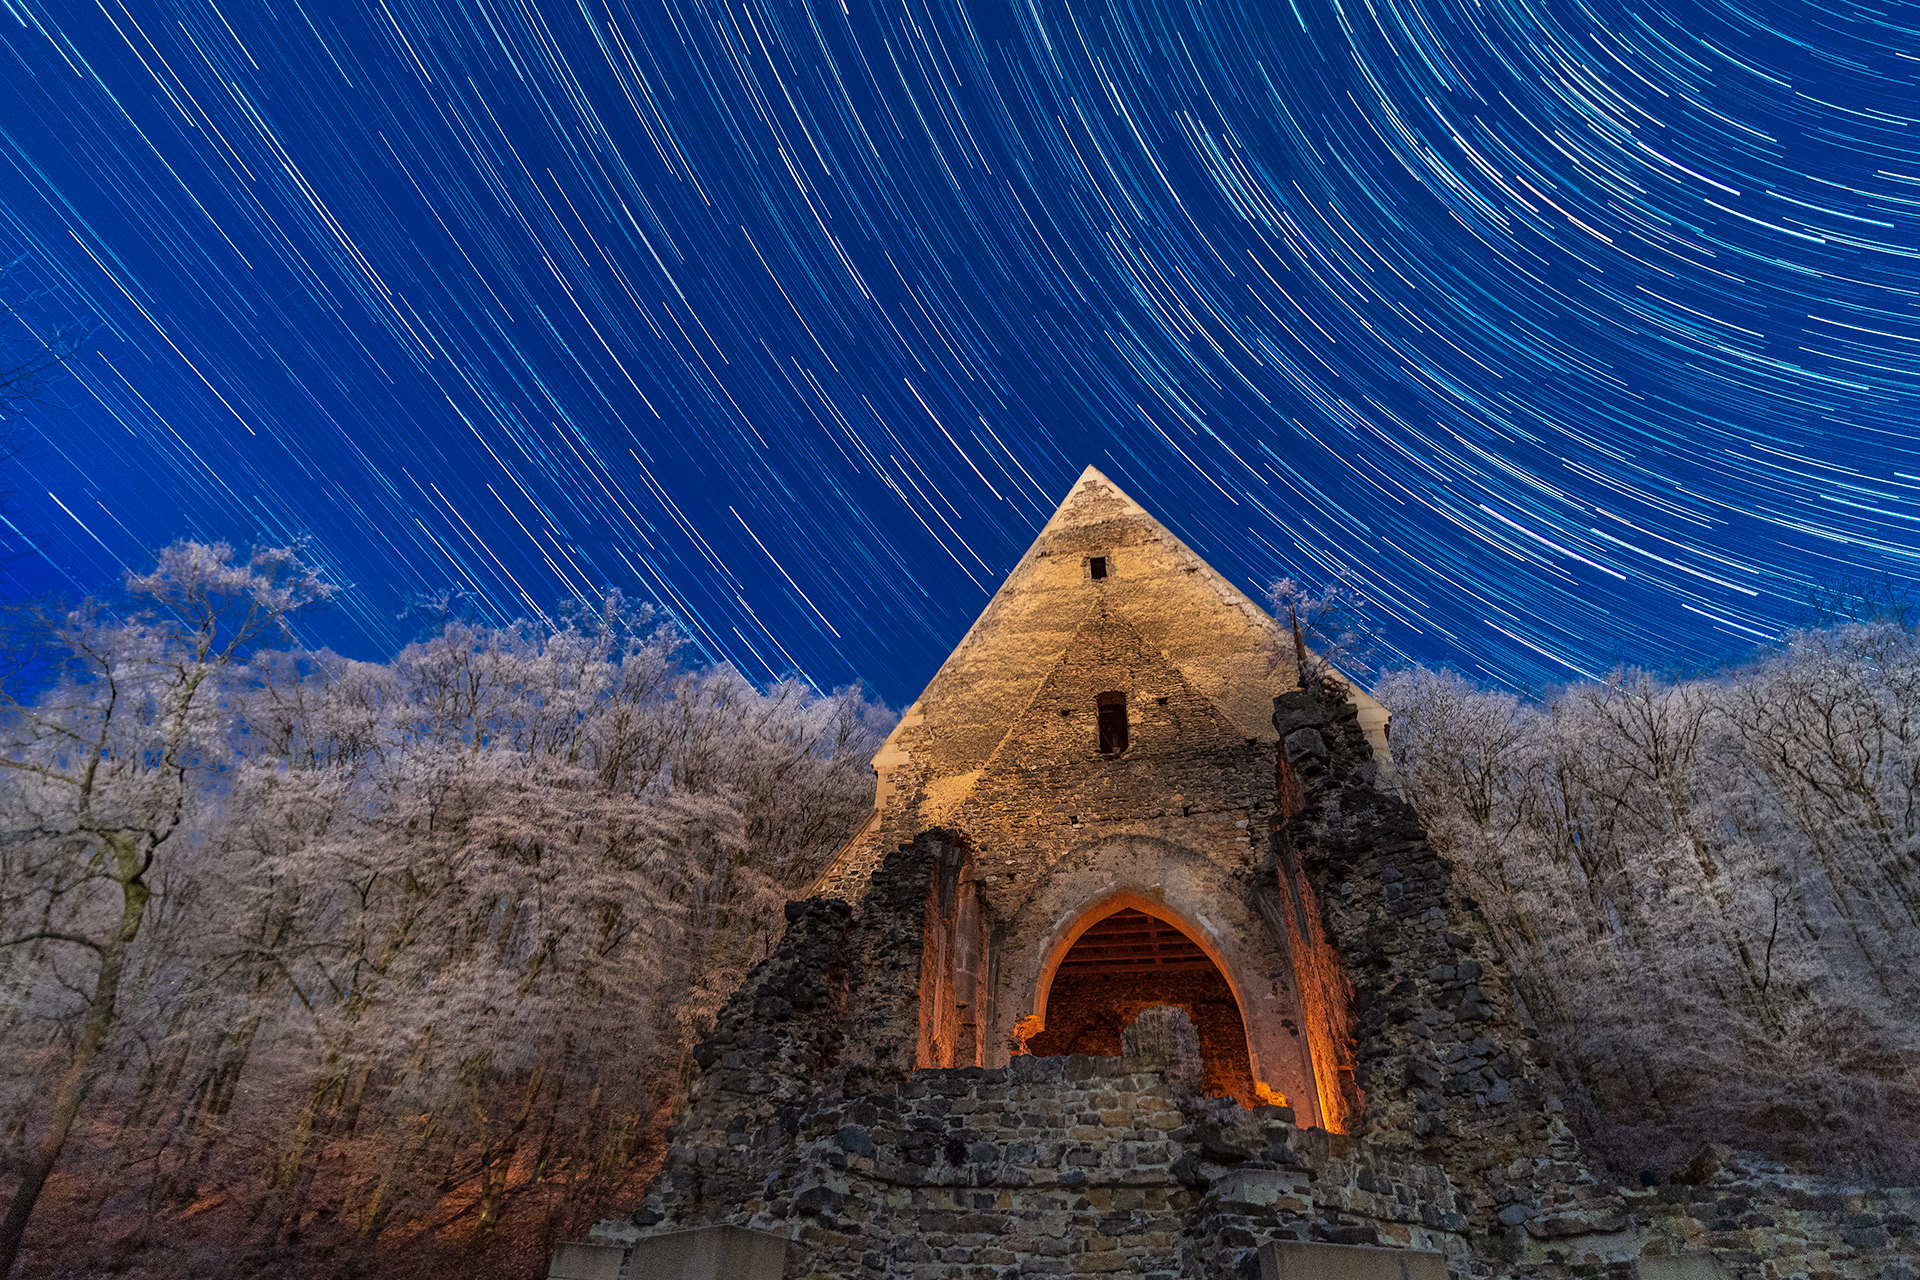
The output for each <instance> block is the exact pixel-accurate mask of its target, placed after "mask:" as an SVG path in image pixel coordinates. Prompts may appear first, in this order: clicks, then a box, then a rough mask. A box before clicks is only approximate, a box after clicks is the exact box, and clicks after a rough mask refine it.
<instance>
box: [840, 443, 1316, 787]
mask: <svg viewBox="0 0 1920 1280" xmlns="http://www.w3.org/2000/svg"><path fill="white" fill-rule="evenodd" d="M1096 559H1098V560H1102V561H1104V562H1105V563H1104V566H1103V567H1104V569H1105V570H1106V572H1105V576H1103V577H1095V576H1094V569H1095V566H1094V565H1093V563H1092V562H1093V561H1095V560H1096ZM1103 609H1104V610H1105V611H1106V614H1107V616H1110V617H1112V618H1115V619H1117V620H1120V621H1122V622H1124V623H1125V624H1126V625H1127V626H1128V627H1129V628H1130V629H1131V630H1132V631H1133V632H1134V633H1136V634H1137V635H1138V637H1139V641H1140V643H1141V644H1142V645H1144V646H1145V647H1146V648H1147V649H1148V650H1150V651H1152V652H1154V653H1157V654H1158V655H1160V656H1162V657H1164V659H1165V660H1166V661H1167V662H1168V663H1170V664H1171V665H1172V666H1173V667H1174V668H1175V669H1177V670H1178V671H1179V672H1180V674H1181V676H1182V677H1183V678H1184V680H1185V681H1186V682H1187V683H1188V684H1189V685H1191V686H1192V687H1193V688H1194V689H1195V690H1197V691H1198V692H1199V693H1200V694H1201V696H1203V697H1205V698H1207V699H1208V700H1209V701H1210V702H1211V703H1212V704H1213V706H1214V707H1215V708H1216V709H1217V710H1218V712H1219V713H1220V715H1221V716H1223V717H1224V718H1225V720H1226V721H1227V722H1229V723H1230V724H1232V725H1233V726H1234V727H1235V728H1236V730H1237V731H1238V732H1239V734H1240V735H1241V736H1242V737H1245V738H1255V739H1262V740H1267V741H1271V740H1272V739H1273V697H1274V695H1275V694H1277V693H1280V692H1283V691H1285V690H1286V689H1290V688H1292V687H1293V686H1294V684H1295V683H1296V678H1295V673H1294V669H1293V662H1292V658H1291V651H1290V649H1289V648H1288V645H1287V644H1286V643H1285V642H1284V641H1285V637H1284V633H1283V632H1282V631H1281V630H1280V628H1279V626H1278V625H1277V624H1276V623H1275V622H1274V621H1273V619H1272V618H1270V617H1268V616H1267V614H1266V613H1265V612H1264V611H1263V610H1262V609H1261V608H1260V607H1259V606H1258V605H1256V604H1255V603H1254V602H1253V601H1252V600H1251V599H1249V598H1248V597H1247V595H1246V593H1244V592H1242V591H1241V590H1240V589H1239V588H1237V587H1235V586H1234V585H1233V584H1232V583H1230V582H1228V581H1227V580H1226V579H1225V578H1223V577H1222V576H1221V575H1220V574H1219V573H1218V572H1217V571H1215V570H1214V569H1213V568H1212V567H1211V566H1210V565H1208V564H1207V563H1206V562H1205V561H1203V560H1201V559H1200V557H1198V556H1196V555H1195V554H1194V553H1193V552H1192V551H1190V550H1188V549H1187V547H1186V545H1185V544H1184V543H1182V542H1181V541H1180V540H1179V539H1178V538H1176V537H1174V536H1173V534H1172V533H1170V532H1169V531H1168V530H1167V528H1166V527H1165V526H1164V525H1162V524H1161V523H1160V522H1159V521H1158V520H1156V519H1154V518H1153V516H1151V515H1150V514H1148V512H1147V511H1146V509H1145V508H1143V507H1142V506H1140V504H1139V503H1137V502H1135V501H1134V500H1133V499H1132V498H1129V497H1128V496H1127V495H1126V494H1125V493H1123V492H1121V490H1120V489H1119V487H1118V486H1116V485H1115V484H1114V483H1113V482H1112V481H1111V480H1109V479H1107V477H1106V476H1104V475H1102V474H1101V473H1100V472H1099V471H1097V470H1095V469H1094V468H1093V467H1088V468H1087V469H1086V470H1085V471H1084V472H1082V473H1081V476H1080V478H1079V479H1078V480H1077V481H1075V483H1074V485H1073V488H1072V489H1070V490H1069V491H1068V493H1067V496H1066V498H1065V500H1063V501H1062V502H1061V504H1060V507H1059V509H1058V510H1056V511H1055V512H1054V513H1053V517H1052V519H1050V520H1048V521H1047V523H1046V526H1045V527H1044V528H1043V529H1041V531H1040V534H1039V536H1038V537H1037V538H1035V539H1034V542H1033V545H1032V546H1031V547H1029V548H1028V549H1027V553H1026V554H1025V555H1024V556H1022V557H1021V558H1020V563H1019V564H1018V565H1016V566H1015V567H1014V570H1013V572H1012V573H1011V574H1009V575H1008V576H1007V580H1006V581H1005V582H1004V583H1003V584H1002V585H1001V587H1000V589H999V590H998V591H997V592H995V593H994V596H993V599H992V600H991V601H989V602H988V604H987V607H986V609H985V610H983V611H982V612H981V614H980V617H979V618H978V620H976V621H975V622H974V624H973V626H972V627H971V628H970V629H969V630H968V631H967V634H966V636H965V637H964V638H962V640H961V641H960V644H959V646H958V647H957V648H955V649H954V651H953V654H952V655H951V656H950V657H949V658H948V659H947V660H946V662H945V663H943V664H942V665H941V667H940V670H939V671H938V672H937V673H935V675H934V677H933V679H932V680H931V681H929V682H928V684H927V687H926V689H925V690H924V691H923V692H922V693H921V695H920V697H919V698H918V699H917V700H915V702H914V704H913V705H912V706H911V707H909V708H908V709H907V712H906V714H905V715H904V716H903V717H902V718H901V721H900V724H899V726H898V727H897V728H896V729H895V731H894V733H893V735H892V736H891V737H890V738H889V739H888V741H887V744H886V745H885V746H884V747H883V748H882V749H881V751H880V753H879V754H878V755H877V756H876V757H875V759H874V767H875V769H876V770H878V771H879V772H880V773H881V775H882V781H881V790H882V792H883V794H884V793H887V792H889V791H890V790H891V788H890V786H889V781H890V779H889V775H891V773H892V772H893V771H894V770H895V769H897V768H899V767H901V766H903V765H906V764H908V763H909V761H911V763H912V765H913V766H914V767H913V772H914V773H915V774H916V775H917V776H918V779H919V780H920V781H921V782H922V783H924V784H927V785H929V786H931V787H932V788H933V790H934V792H936V793H938V792H940V791H942V790H946V791H949V792H951V790H952V785H951V780H958V779H960V778H962V777H963V776H964V775H967V774H971V773H973V772H975V771H976V770H978V769H980V768H981V767H982V766H983V765H984V764H985V763H986V761H987V759H988V757H990V756H991V755H992V754H993V752H994V751H995V749H996V748H997V747H998V746H999V745H1000V742H1001V740H1002V739H1003V738H1005V736H1006V734H1007V732H1008V729H1009V728H1010V727H1011V725H1012V723H1013V721H1014V720H1015V719H1016V718H1017V717H1019V716H1020V715H1021V714H1022V712H1023V711H1024V710H1025V708H1026V707H1027V705H1028V704H1029V703H1030V702H1032V701H1033V698H1034V696H1035V694H1036V693H1037V692H1038V690H1039V688H1040V686H1041V685H1042V684H1043V683H1044V682H1045V681H1046V679H1047V678H1048V675H1049V673H1050V672H1051V671H1052V670H1053V669H1054V668H1055V667H1056V666H1057V665H1058V664H1059V663H1060V661H1061V660H1062V658H1063V657H1065V656H1066V654H1067V651H1068V647H1069V645H1070V644H1072V643H1074V642H1075V637H1076V636H1084V635H1085V634H1086V629H1085V624H1086V622H1087V620H1088V619H1089V618H1090V617H1093V616H1096V615H1097V614H1098V611H1100V610H1103ZM943 781H945V782H947V785H946V786H945V787H943V786H942V783H943ZM947 798H948V799H957V798H958V797H957V796H949V797H947ZM936 807H941V808H944V807H945V806H944V805H936Z"/></svg>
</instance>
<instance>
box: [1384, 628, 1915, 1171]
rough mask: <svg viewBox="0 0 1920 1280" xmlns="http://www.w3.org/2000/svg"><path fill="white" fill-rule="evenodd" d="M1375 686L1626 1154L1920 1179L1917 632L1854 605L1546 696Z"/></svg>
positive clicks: (1656, 1161) (1439, 681)
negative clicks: (1696, 1152)
mask: <svg viewBox="0 0 1920 1280" xmlns="http://www.w3.org/2000/svg"><path fill="white" fill-rule="evenodd" d="M1377 693H1378V694H1379V696H1380V698H1381V700H1382V701H1383V702H1385V703H1386V704H1387V705H1388V707H1389V708H1390V709H1391V710H1392V711H1393V713H1394V720H1393V729H1392V743H1393V751H1394V756H1395V762H1396V766H1397V768H1398V773H1399V778H1400V782H1401V785H1402V787H1403V790H1404V792H1405V794H1406V796H1407V798H1408V799H1409V800H1410V801H1411V802H1412V803H1413V804H1414V805H1415V807H1416V808H1417V809H1419V811H1420V813H1421V816H1422V818H1423V819H1424V820H1425V822H1426V823H1427V825H1428V827H1429V829H1430V831H1431V832H1432V835H1433V838H1434V841H1435V843H1436V845H1437V847H1439V848H1440V849H1441V850H1442V851H1443V852H1444V853H1445V854H1446V855H1447V856H1448V857H1449V858H1450V859H1451V860H1452V861H1453V862H1454V863H1455V865H1456V866H1457V867H1459V868H1460V870H1461V871H1462V872H1463V873H1464V874H1465V875H1466V877H1467V878H1468V880H1469V882H1470V883H1471V884H1472V886H1473V890H1474V893H1475V895H1476V896H1477V897H1478V898H1479V900H1480V901H1481V903H1482V905H1483V907H1484V908H1485V909H1486V911H1487V914H1488V918H1489V920H1490V922H1491V923H1492V925H1493V927H1494V930H1495V934H1496V937H1497V939H1498V941H1499V943H1500V946H1501V948H1502V949H1503V951H1505V952H1506V954H1507V956H1508V958H1509V960H1510V961H1511V964H1512V968H1513V971H1514V973H1515V974H1516V975H1517V981H1518V982H1519V984H1520V986H1521V990H1522V994H1523V996H1524V998H1525V1002H1526V1004H1527V1007H1528V1008H1529V1009H1530V1010H1531V1012H1532V1013H1533V1014H1534V1016H1535V1018H1536V1019H1537V1020H1538V1022H1539V1024H1540V1026H1541V1029H1542V1031H1543V1033H1544V1034H1545V1036H1546V1038H1547V1040H1548V1042H1549V1043H1550V1044H1551V1045H1552V1047H1553V1049H1554V1052H1555V1056H1556V1059H1557V1061H1558V1062H1559V1065H1560V1070H1561V1074H1562V1076H1563V1079H1564V1082H1565V1083H1566V1085H1567V1086H1568V1088H1569V1090H1570V1093H1571V1100H1573V1101H1575V1102H1576V1103H1579V1104H1581V1105H1582V1106H1583V1107H1584V1110H1585V1115H1586V1119H1587V1121H1588V1124H1589V1128H1590V1132H1591V1134H1592V1136H1593V1139H1594V1141H1595V1142H1596V1144H1597V1146H1598V1147H1599V1148H1600V1149H1601V1150H1602V1152H1603V1153H1604V1154H1606V1155H1608V1156H1609V1157H1610V1158H1612V1159H1613V1160H1614V1161H1615V1163H1616V1164H1618V1165H1619V1166H1620V1167H1621V1169H1622V1172H1624V1173H1628V1174H1631V1173H1634V1172H1636V1166H1640V1167H1644V1166H1648V1165H1651V1166H1660V1165H1662V1164H1663V1163H1664V1164H1665V1165H1667V1166H1672V1165H1674V1164H1675V1163H1677V1162H1684V1160H1685V1157H1686V1155H1687V1154H1688V1153H1689V1150H1690V1148H1691V1147H1697V1146H1698V1145H1699V1143H1701V1142H1703V1141H1707V1140H1729V1139H1732V1140H1736V1141H1739V1142H1742V1143H1743V1144H1745V1145H1748V1146H1750V1147H1753V1148H1755V1149H1758V1150H1760V1151H1763V1152H1767V1153H1771V1154H1773V1155H1775V1156H1778V1157H1781V1158H1785V1159H1788V1160H1791V1161H1793V1162H1796V1163H1800V1164H1810V1165H1814V1166H1817V1167H1821V1168H1824V1169H1827V1170H1830V1171H1834V1172H1851V1173H1864V1174H1869V1175H1874V1176H1879V1177H1883V1178H1911V1177H1913V1176H1915V1175H1916V1174H1920V1166H1917V1165H1916V1162H1915V1159H1914V1155H1913V1153H1914V1152H1915V1151H1916V1150H1920V1089H1916V1088H1915V1086H1914V1085H1913V1083H1912V1077H1911V1074H1910V1073H1911V1070H1912V1064H1913V1063H1915V1062H1916V1061H1920V1024H1916V1023H1915V1021H1914V1019H1913V1017H1912V1014H1911V1010H1912V1009H1913V1008H1914V1007H1915V1003H1916V1001H1920V910H1917V909H1916V908H1917V907H1920V902H1917V900H1916V888H1920V879H1917V877H1916V873H1917V872H1920V636H1916V633H1915V632H1914V630H1913V629H1912V628H1910V627H1909V626H1906V625H1903V623H1902V622H1901V621H1900V620H1899V619H1887V620H1881V621H1877V622H1873V623H1843V624H1839V625H1835V626H1830V627H1827V628H1823V629H1819V630H1811V631H1805V632H1800V633H1796V634H1794V635H1792V636H1789V637H1788V638H1787V639H1786V640H1785V641H1784V642H1783V643H1782V644H1781V645H1779V646H1778V647H1775V648H1773V649H1770V650H1768V651H1765V652H1763V653H1762V654H1760V655H1758V656H1757V657H1756V658H1755V659H1754V660H1752V661H1751V662H1749V663H1748V664H1746V665H1744V666H1741V667H1739V668H1736V669H1734V670H1731V671H1729V672H1726V673H1723V674H1721V675H1718V676H1714V677H1710V678H1701V679H1692V680H1674V681H1663V680H1659V679H1656V678H1654V677H1652V676H1649V675H1647V674H1645V673H1641V672H1622V673H1619V674H1616V675H1615V676H1613V677H1612V678H1610V679H1608V680H1606V681H1603V682H1598V683H1595V684H1591V685H1583V686H1576V687H1574V688H1572V689H1569V690H1567V691H1565V692H1563V693H1561V694H1560V695H1558V696H1557V697H1555V698H1553V699H1551V700H1549V701H1548V702H1546V703H1544V704H1542V705H1530V704H1526V703H1522V702H1520V701H1519V700H1517V699H1515V698H1513V697H1512V696H1511V695H1508V694H1505V693H1499V692H1493V691H1487V690H1481V689H1477V688H1475V687H1474V686H1472V685H1471V684H1470V683H1469V682H1467V681H1465V680H1463V679H1461V678H1459V677H1458V676H1455V675H1451V674H1446V673H1435V672H1429V671H1417V670H1416V671H1403V672H1396V673H1393V674H1392V675H1390V676H1388V677H1386V678H1385V679H1383V680H1382V681H1381V682H1380V685H1379V687H1378V689H1377ZM1869 1116H1871V1117H1873V1122H1872V1123H1868V1121H1867V1118H1868V1117H1869Z"/></svg>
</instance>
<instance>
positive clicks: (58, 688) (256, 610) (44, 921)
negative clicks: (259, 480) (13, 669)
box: [0, 543, 333, 1276]
mask: <svg viewBox="0 0 1920 1280" xmlns="http://www.w3.org/2000/svg"><path fill="white" fill-rule="evenodd" d="M127 587H128V590H129V593H130V594H131V595H132V596H133V598H134V599H135V600H136V601H139V602H141V603H143V604H144V605H145V606H146V607H145V608H143V609H140V610H139V611H137V612H132V613H129V614H127V615H125V616H116V615H113V614H110V613H107V612H105V611H102V610H100V609H97V608H83V609H80V610H77V611H75V612H73V613H71V614H69V615H68V616H67V618H66V619H65V622H64V626H63V628H62V631H61V637H60V638H61V641H62V644H61V648H62V649H64V653H62V654H61V655H60V657H59V659H58V662H59V667H58V679H57V682H56V683H55V685H54V687H53V688H52V689H51V690H50V691H48V692H47V693H45V694H43V695H42V696H41V697H39V698H37V699H35V700H34V701H32V702H31V703H20V702H15V703H13V704H12V705H10V706H8V707H7V708H6V710H5V716H4V721H0V732H4V735H5V738H4V744H5V749H4V754H0V775H4V783H3V784H0V785H4V786H5V803H4V805H0V812H4V813H5V815H6V817H5V819H4V820H3V821H4V828H3V829H0V951H4V952H9V953H13V955H12V956H10V957H9V963H8V968H7V970H6V972H7V974H8V976H9V977H11V978H15V979H16V981H18V980H19V979H18V977H17V976H16V975H19V974H21V973H23V972H24V974H26V975H28V980H29V981H31V980H32V978H33V977H34V976H39V977H41V978H42V979H43V980H45V981H51V982H53V983H55V984H57V985H58V986H59V987H61V988H62V989H63V990H64V992H65V993H66V994H67V995H68V996H69V997H70V998H68V999H65V1000H61V1001H58V1002H57V1003H56V1005H55V1007H53V1008H46V1007H41V1008H39V1009H37V1010H35V1013H36V1015H37V1016H40V1017H43V1018H50V1019H51V1020H52V1022H53V1025H54V1026H55V1028H56V1030H57V1034H58V1039H59V1042H60V1044H61V1048H62V1050H63V1053H62V1055H61V1056H63V1057H64V1062H63V1063H62V1064H60V1065H59V1068H58V1070H57V1071H55V1072H53V1073H52V1075H51V1078H50V1079H49V1080H48V1081H47V1084H48V1086H49V1087H47V1088H45V1089H44V1090H40V1091H36V1093H35V1096H34V1097H33V1100H32V1110H33V1112H34V1113H35V1114H33V1115H32V1116H31V1118H30V1120H29V1126H28V1128H27V1130H26V1132H27V1134H28V1136H27V1137H26V1149H25V1159H24V1161H23V1164H22V1167H21V1170H20V1175H19V1184H18V1186H17V1187H16V1188H15V1189H14V1192H13V1195H12V1197H11V1199H10V1201H9V1203H8V1207H7V1213H6V1217H5V1218H4V1220H0V1276H4V1275H5V1274H7V1272H8V1271H9V1270H10V1269H11V1268H12V1266H13V1262H14V1258H15V1256H16V1255H17V1254H18V1252H19V1249H20V1242H21V1240H22V1238H23V1236H24V1235H25V1232H26V1228H27V1222H28V1220H29V1218H31V1216H32V1214H33V1211H34V1206H35V1204H36V1203H37V1202H38V1200H39V1197H40V1193H41V1190H42V1188H43V1187H44V1186H45V1185H46V1181H47V1177H48V1175H49V1174H51V1173H52V1171H53V1168H54V1165H55V1163H56V1162H57V1161H58V1160H59V1158H60V1154H61V1151H62V1149H63V1148H64V1147H65V1145H66V1142H67V1138H68V1135H69V1133H70V1132H71V1131H72V1128H73V1123H74V1120H75V1118H76V1117H77V1116H78V1115H79V1113H80V1108H81V1105H82V1103H83V1102H84V1100H85V1098H86V1094H87V1091H88V1088H89V1086H90V1085H91V1084H92V1082H93V1079H94V1075H95V1073H96V1071H97V1069H98V1066H99V1063H100V1059H101V1055H102V1053H103V1051H104V1050H105V1049H106V1048H107V1044H108V1039H109V1037H110V1036H111V1035H112V1033H113V1031H114V1027H115V1023H116V1016H117V1011H118V1006H119V1003H120V996H121V986H122V983H123V980H124V979H125V977H126V975H127V970H128V963H129V960H130V958H131V956H132V951H133V948H134V946H135V944H136V943H137V942H138V941H139V939H140V937H141V934H142V931H143V929H144V928H145V926H146V923H147V916H148V912H149V907H150V904H151V902H152V899H153V895H154V887H155V884H156V882H159V881H161V880H163V879H164V878H165V877H166V876H167V874H168V873H169V871H170V869H171V867H170V864H171V861H172V852H173V850H174V849H175V848H176V847H178V843H179V842H178V841H177V840H176V837H177V836H178V835H179V834H180V833H181V831H182V828H183V824H184V823H185V822H186V821H187V819H188V813H189V808H190V805H191V802H192V799H193V792H194V786H195V781H194V778H193V776H192V775H193V771H194V769H195V768H196V767H197V766H198V765H200V764H201V763H202V759H201V753H202V751H203V750H205V749H206V748H207V747H208V746H209V744H210V743H211V742H213V741H216V740H217V739H218V737H219V734H220V730H221V727H222V726H221V723H220V721H221V718H222V712H221V707H220V695H221V692H222V689H221V681H222V678H223V677H224V676H225V675H226V674H227V673H228V672H229V670H230V669H231V668H232V667H234V666H235V665H236V664H237V663H241V662H243V661H244V660H245V659H246V657H247V655H248V653H249V651H250V649H251V647H252V646H254V645H255V644H257V643H258V642H259V641H260V640H261V639H262V638H263V637H265V636H269V635H273V634H275V633H276V632H277V631H279V630H280V629H281V628H283V627H284V626H285V624H286V621H287V619H288V618H290V617H291V616H293V615H294V614H296V613H297V612H299V611H300V610H302V609H304V608H307V607H308V606H310V605H313V604H316V603H318V602H321V601H323V600H325V599H327V598H328V596H329V595H331V594H332V592H333V588H332V587H331V586H329V585H328V584H326V583H325V582H323V581H322V580H321V579H320V577H319V575H318V573H317V571H316V570H315V569H314V568H313V566H311V565H308V564H306V563H305V562H303V561H302V560H301V558H300V556H299V554H298V553H297V551H296V550H295V549H292V548H286V547H277V548H263V549H260V550H256V551H254V552H253V553H252V554H251V555H249V556H246V557H244V558H236V557H235V555H234V552H233V550H232V548H230V547H227V546H225V545H217V546H206V545H202V544H198V543H176V544H174V545H173V546H171V547H168V548H167V549H166V550H164V551H162V552H161V553H160V557H159V564H158V566H157V567H156V568H155V570H154V571H153V572H152V573H150V574H146V575H144V576H131V577H130V578H129V579H128V583H127ZM216 750H217V748H216ZM12 1003H13V1006H14V1007H13V1011H12V1013H11V1017H10V1020H11V1021H16V1022H17V1021H18V1020H19V1019H20V1018H21V1017H22V1016H23V1015H24V1013H25V1007H24V1002H23V1001H19V1000H16V1001H14V1002H12Z"/></svg>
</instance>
